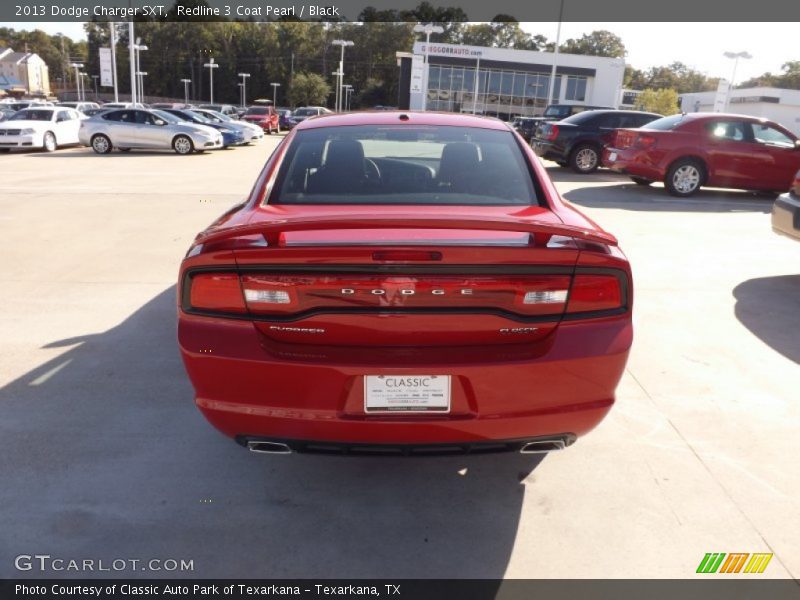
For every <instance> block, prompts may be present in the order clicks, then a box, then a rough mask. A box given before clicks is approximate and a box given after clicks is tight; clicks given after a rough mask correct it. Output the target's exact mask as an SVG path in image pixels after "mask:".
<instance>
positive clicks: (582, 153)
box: [569, 144, 600, 173]
mask: <svg viewBox="0 0 800 600" xmlns="http://www.w3.org/2000/svg"><path fill="white" fill-rule="evenodd" d="M599 162H600V155H599V153H598V152H597V148H595V147H594V146H592V145H591V144H581V145H580V146H578V147H577V148H575V150H573V151H572V154H571V155H570V157H569V165H570V167H572V170H573V171H575V172H576V173H591V172H592V171H594V170H595V169H597V165H598V163H599Z"/></svg>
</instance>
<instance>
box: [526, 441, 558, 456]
mask: <svg viewBox="0 0 800 600" xmlns="http://www.w3.org/2000/svg"><path fill="white" fill-rule="evenodd" d="M566 447H567V444H566V443H565V442H564V440H562V439H556V440H538V441H535V442H527V443H525V444H523V445H522V448H520V449H519V453H520V454H547V453H548V452H556V451H558V450H563V449H564V448H566Z"/></svg>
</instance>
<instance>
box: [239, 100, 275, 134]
mask: <svg viewBox="0 0 800 600" xmlns="http://www.w3.org/2000/svg"><path fill="white" fill-rule="evenodd" d="M242 120H243V121H247V122H248V123H253V124H255V125H258V126H259V127H261V129H263V130H264V131H265V132H266V133H269V134H271V133H272V132H273V131H274V132H275V133H280V132H281V122H280V115H279V114H278V111H277V110H275V107H274V106H251V107H250V108H248V109H247V112H245V113H244V115H242Z"/></svg>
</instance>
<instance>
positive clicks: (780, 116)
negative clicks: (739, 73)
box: [680, 87, 800, 136]
mask: <svg viewBox="0 0 800 600" xmlns="http://www.w3.org/2000/svg"><path fill="white" fill-rule="evenodd" d="M680 101H681V111H682V112H686V113H690V112H729V113H737V114H741V115H750V116H752V117H763V118H765V119H769V120H770V121H775V122H776V123H780V124H781V125H783V126H784V127H786V129H788V130H789V131H791V132H792V133H794V134H795V135H797V136H800V90H785V89H782V88H774V87H753V88H735V89H733V90H731V92H730V98H728V97H727V94H724V93H721V92H695V93H689V94H681V96H680ZM726 102H727V109H726V108H725V104H726Z"/></svg>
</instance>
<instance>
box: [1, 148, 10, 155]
mask: <svg viewBox="0 0 800 600" xmlns="http://www.w3.org/2000/svg"><path fill="white" fill-rule="evenodd" d="M0 152H2V153H3V154H5V153H6V152H11V148H0Z"/></svg>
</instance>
